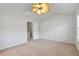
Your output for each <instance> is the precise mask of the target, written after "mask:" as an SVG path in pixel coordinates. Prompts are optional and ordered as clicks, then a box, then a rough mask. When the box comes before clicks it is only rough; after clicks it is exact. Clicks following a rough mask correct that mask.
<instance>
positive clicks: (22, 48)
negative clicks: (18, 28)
mask: <svg viewBox="0 0 79 59" xmlns="http://www.w3.org/2000/svg"><path fill="white" fill-rule="evenodd" d="M0 55H1V56H77V55H78V51H77V49H76V46H75V45H74V44H69V43H61V42H55V41H51V40H41V39H39V40H32V41H30V42H28V43H24V44H22V45H19V46H16V47H13V48H9V49H5V50H3V51H0Z"/></svg>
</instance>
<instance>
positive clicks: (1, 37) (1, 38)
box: [0, 12, 27, 49]
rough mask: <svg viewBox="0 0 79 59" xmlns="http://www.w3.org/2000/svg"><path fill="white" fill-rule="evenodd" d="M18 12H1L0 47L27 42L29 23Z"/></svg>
mask: <svg viewBox="0 0 79 59" xmlns="http://www.w3.org/2000/svg"><path fill="white" fill-rule="evenodd" d="M25 24H26V23H25V20H24V19H23V18H22V17H21V16H20V15H18V14H16V13H13V12H12V13H7V12H2V13H0V49H4V48H8V47H11V46H15V45H18V44H21V43H24V42H27V34H26V31H27V29H26V28H27V27H26V26H27V25H25Z"/></svg>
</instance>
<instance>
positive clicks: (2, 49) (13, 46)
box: [0, 41, 27, 50]
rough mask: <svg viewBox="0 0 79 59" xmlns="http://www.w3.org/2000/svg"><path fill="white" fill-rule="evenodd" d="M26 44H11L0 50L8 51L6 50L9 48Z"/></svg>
mask: <svg viewBox="0 0 79 59" xmlns="http://www.w3.org/2000/svg"><path fill="white" fill-rule="evenodd" d="M26 42H27V41H24V42H20V43H17V44H12V45H9V46H6V47H4V48H0V50H4V49H8V48H11V47H14V46H17V45H20V44H23V43H26Z"/></svg>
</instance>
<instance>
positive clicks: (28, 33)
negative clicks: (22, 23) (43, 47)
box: [27, 22, 33, 41]
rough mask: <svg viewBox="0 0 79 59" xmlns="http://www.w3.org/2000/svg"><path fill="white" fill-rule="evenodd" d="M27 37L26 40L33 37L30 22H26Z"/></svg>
mask: <svg viewBox="0 0 79 59" xmlns="http://www.w3.org/2000/svg"><path fill="white" fill-rule="evenodd" d="M27 38H28V41H29V40H32V39H33V31H32V22H27Z"/></svg>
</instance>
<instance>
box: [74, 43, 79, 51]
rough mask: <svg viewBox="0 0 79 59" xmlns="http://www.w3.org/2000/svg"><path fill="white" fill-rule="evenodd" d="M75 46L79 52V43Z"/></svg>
mask: <svg viewBox="0 0 79 59" xmlns="http://www.w3.org/2000/svg"><path fill="white" fill-rule="evenodd" d="M75 45H76V47H77V50H78V51H79V42H76V43H75Z"/></svg>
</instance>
